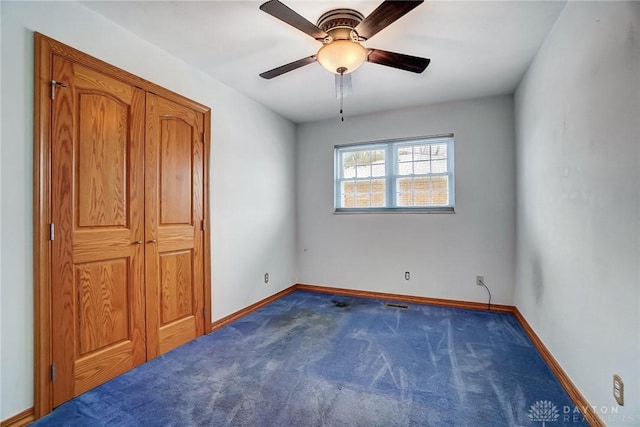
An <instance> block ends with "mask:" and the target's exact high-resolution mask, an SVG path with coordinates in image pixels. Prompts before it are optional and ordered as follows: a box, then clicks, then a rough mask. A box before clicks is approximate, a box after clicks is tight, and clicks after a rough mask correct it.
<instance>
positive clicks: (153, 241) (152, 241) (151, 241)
mask: <svg viewBox="0 0 640 427" xmlns="http://www.w3.org/2000/svg"><path fill="white" fill-rule="evenodd" d="M155 242H156V239H153V240H149V241H148V242H147V243H155Z"/></svg>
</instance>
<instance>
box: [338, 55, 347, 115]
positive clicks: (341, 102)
mask: <svg viewBox="0 0 640 427" xmlns="http://www.w3.org/2000/svg"><path fill="white" fill-rule="evenodd" d="M336 71H338V72H339V73H340V121H341V122H344V112H343V105H344V72H345V71H347V69H346V68H345V67H340V68H338V69H337V70H336Z"/></svg>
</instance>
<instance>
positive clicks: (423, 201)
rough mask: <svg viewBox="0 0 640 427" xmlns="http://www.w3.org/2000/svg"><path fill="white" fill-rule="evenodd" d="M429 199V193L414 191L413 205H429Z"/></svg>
mask: <svg viewBox="0 0 640 427" xmlns="http://www.w3.org/2000/svg"><path fill="white" fill-rule="evenodd" d="M430 199H431V195H430V194H429V193H422V192H416V193H415V194H414V195H413V204H414V206H430V205H431V200H430Z"/></svg>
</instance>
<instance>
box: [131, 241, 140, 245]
mask: <svg viewBox="0 0 640 427" xmlns="http://www.w3.org/2000/svg"><path fill="white" fill-rule="evenodd" d="M133 244H134V245H141V244H142V240H136V241H135V242H133Z"/></svg>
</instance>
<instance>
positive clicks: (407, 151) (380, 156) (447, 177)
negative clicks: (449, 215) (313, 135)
mask: <svg viewBox="0 0 640 427" xmlns="http://www.w3.org/2000/svg"><path fill="white" fill-rule="evenodd" d="M453 182H454V181H453V135H446V136H435V137H424V138H414V139H402V140H393V141H380V142H372V143H366V144H354V145H342V146H336V147H335V211H336V212H378V211H385V212H411V211H416V212H453V208H454V191H453Z"/></svg>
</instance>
